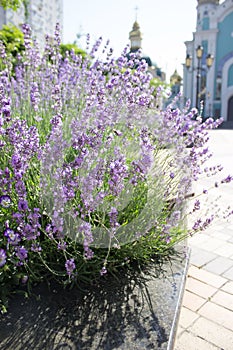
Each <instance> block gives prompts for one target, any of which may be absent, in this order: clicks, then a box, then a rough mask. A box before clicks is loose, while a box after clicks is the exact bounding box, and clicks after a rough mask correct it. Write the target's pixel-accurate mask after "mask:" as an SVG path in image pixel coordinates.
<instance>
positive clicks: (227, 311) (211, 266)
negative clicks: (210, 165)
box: [174, 130, 233, 350]
mask: <svg viewBox="0 0 233 350" xmlns="http://www.w3.org/2000/svg"><path fill="white" fill-rule="evenodd" d="M210 136H211V137H210V141H211V142H210V146H211V149H212V150H213V153H214V161H216V162H217V164H218V163H221V164H223V165H224V168H225V169H226V171H228V173H231V174H233V130H214V131H211V134H210ZM228 173H227V174H228ZM221 201H222V202H221ZM226 201H227V203H228V201H229V202H231V205H232V204H233V184H230V185H229V186H225V187H223V189H222V198H220V199H219V203H220V205H222V204H224V203H225V204H226ZM189 246H190V247H191V250H192V253H191V259H190V267H189V272H188V277H187V281H186V287H185V293H184V298H183V306H182V309H181V314H180V320H179V328H178V333H177V338H176V344H175V348H174V350H187V349H188V350H212V349H213V350H214V349H215V350H217V349H222V350H232V349H233V218H232V217H231V218H230V219H229V221H228V222H226V221H219V223H218V225H216V226H213V227H211V228H209V229H208V230H207V231H205V232H203V233H200V234H197V235H196V236H194V237H192V238H190V239H189Z"/></svg>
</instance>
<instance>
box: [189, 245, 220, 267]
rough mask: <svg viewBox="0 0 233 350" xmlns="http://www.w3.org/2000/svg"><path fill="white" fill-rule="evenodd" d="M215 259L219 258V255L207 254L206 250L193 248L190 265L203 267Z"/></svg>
mask: <svg viewBox="0 0 233 350" xmlns="http://www.w3.org/2000/svg"><path fill="white" fill-rule="evenodd" d="M215 258H217V254H215V253H212V252H207V251H206V250H204V249H200V248H197V247H192V250H191V257H190V263H191V264H193V265H195V266H197V267H202V266H204V265H206V264H207V263H208V262H210V261H212V260H214V259H215Z"/></svg>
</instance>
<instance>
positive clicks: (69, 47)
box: [60, 44, 86, 58]
mask: <svg viewBox="0 0 233 350" xmlns="http://www.w3.org/2000/svg"><path fill="white" fill-rule="evenodd" d="M60 50H61V55H62V57H63V58H65V55H66V52H67V51H68V52H71V50H73V51H74V53H75V54H76V55H81V56H82V57H85V56H86V52H85V51H84V50H82V49H80V48H79V47H78V46H77V45H76V44H61V46H60Z"/></svg>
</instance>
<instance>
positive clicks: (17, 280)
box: [0, 25, 232, 310]
mask: <svg viewBox="0 0 233 350" xmlns="http://www.w3.org/2000/svg"><path fill="white" fill-rule="evenodd" d="M23 32H24V47H25V50H24V51H23V53H22V55H18V56H17V62H16V64H15V65H14V67H15V68H14V72H12V65H11V62H10V61H9V60H8V59H7V57H6V54H5V52H4V46H3V45H2V44H1V46H0V55H1V60H2V64H3V67H5V68H4V69H3V70H2V71H1V73H0V159H1V163H0V232H1V233H0V281H1V285H2V286H3V288H2V289H1V293H2V296H1V298H2V300H1V302H2V305H3V307H2V309H3V310H5V309H4V305H6V302H7V295H8V294H9V292H12V291H14V290H15V289H17V288H19V286H21V285H22V284H24V285H25V284H27V285H28V286H30V285H31V284H33V283H35V282H40V281H43V280H46V279H47V280H49V279H55V280H57V281H58V282H59V283H62V284H64V285H65V286H66V285H68V284H71V285H75V284H77V285H78V284H79V283H80V282H81V281H82V282H85V283H94V281H95V280H97V279H98V278H102V277H101V276H103V275H106V274H114V273H115V272H116V271H117V270H119V269H122V268H130V266H132V264H133V263H134V262H138V263H141V264H146V263H148V262H150V261H151V260H152V259H155V258H156V257H160V256H169V255H170V254H172V250H173V247H174V246H176V244H177V243H178V242H180V241H183V240H184V239H185V238H186V237H188V236H189V235H192V234H193V233H195V232H198V231H201V230H204V229H205V228H206V227H208V226H209V225H210V223H211V222H212V221H213V220H214V219H215V216H214V214H211V215H210V214H207V215H205V213H203V212H201V214H202V215H200V216H199V217H198V218H197V219H196V220H194V224H193V227H192V228H187V225H186V221H187V220H188V219H189V216H191V215H193V214H196V212H198V211H199V209H200V201H199V200H198V199H195V198H193V204H192V205H193V208H191V210H190V211H187V210H186V208H185V202H186V200H187V198H189V197H193V193H192V183H193V182H195V181H197V179H198V178H199V176H200V175H201V174H202V173H203V164H204V163H205V161H206V160H208V159H209V157H210V153H209V151H208V148H207V147H206V142H207V141H208V133H207V129H212V128H215V127H217V126H218V125H219V124H220V122H221V120H216V121H215V120H213V119H208V120H207V121H205V122H204V123H202V121H201V118H200V117H197V118H196V116H197V110H196V109H191V110H190V106H189V103H187V105H186V106H185V107H184V109H183V110H179V109H177V108H176V107H175V106H176V102H177V99H179V96H177V98H176V99H175V100H174V101H173V102H172V104H170V105H169V106H168V107H167V108H166V109H161V108H160V107H161V104H160V103H158V101H160V100H161V89H160V88H157V90H156V93H155V92H154V91H153V89H152V87H151V84H150V81H151V76H150V74H148V72H147V64H146V62H145V61H144V60H142V59H141V56H140V52H137V53H131V54H128V49H127V48H125V49H124V50H123V52H122V55H121V56H120V57H119V58H117V59H116V58H114V57H113V52H112V49H111V48H109V43H106V45H104V47H103V53H104V54H105V58H104V59H100V58H96V53H97V52H99V51H100V50H101V44H102V39H101V38H100V39H99V40H98V41H97V42H96V43H95V45H94V46H93V47H89V46H90V38H89V37H88V36H87V55H86V56H85V57H84V56H81V55H79V54H78V55H77V54H75V52H74V51H73V50H72V49H71V50H70V51H67V52H66V54H65V55H64V54H63V56H62V55H61V53H60V52H61V51H60V45H61V42H60V34H59V26H58V25H57V27H56V30H55V35H54V38H53V40H51V38H48V37H47V38H46V45H45V48H44V51H43V53H41V52H40V51H39V49H38V46H37V44H36V42H35V41H33V40H32V39H31V33H30V28H29V26H27V25H24V26H23ZM103 53H102V54H103ZM220 170H221V167H220V166H218V167H216V171H220ZM231 180H232V177H231V176H229V177H228V178H225V179H223V180H222V182H230V181H231Z"/></svg>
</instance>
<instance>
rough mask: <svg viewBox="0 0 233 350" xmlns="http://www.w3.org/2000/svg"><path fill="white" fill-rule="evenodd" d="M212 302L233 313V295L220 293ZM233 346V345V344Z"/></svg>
mask: <svg viewBox="0 0 233 350" xmlns="http://www.w3.org/2000/svg"><path fill="white" fill-rule="evenodd" d="M211 301H212V302H213V303H216V304H218V305H220V306H223V307H225V308H227V309H229V310H230V311H233V295H232V294H229V293H226V292H222V291H218V292H217V293H216V294H215V295H214V296H213V297H212V298H211ZM232 344H233V343H232Z"/></svg>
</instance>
